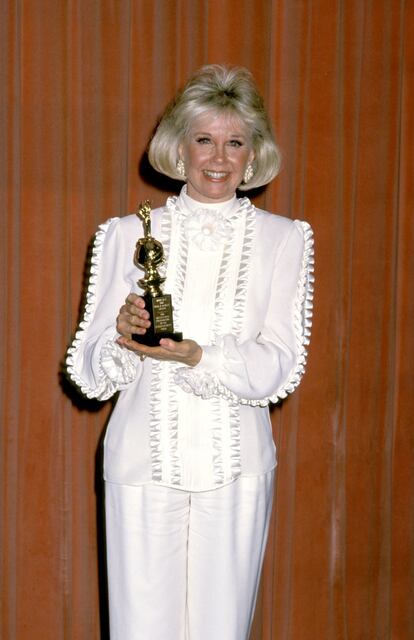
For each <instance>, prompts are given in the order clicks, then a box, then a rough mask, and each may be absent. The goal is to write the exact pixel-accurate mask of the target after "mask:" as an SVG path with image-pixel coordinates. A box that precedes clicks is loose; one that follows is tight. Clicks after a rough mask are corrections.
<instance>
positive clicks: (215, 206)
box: [177, 185, 240, 218]
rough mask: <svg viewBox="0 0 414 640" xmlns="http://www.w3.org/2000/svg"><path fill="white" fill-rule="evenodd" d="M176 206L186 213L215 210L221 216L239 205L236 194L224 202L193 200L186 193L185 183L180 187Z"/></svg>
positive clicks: (231, 211) (226, 215)
mask: <svg viewBox="0 0 414 640" xmlns="http://www.w3.org/2000/svg"><path fill="white" fill-rule="evenodd" d="M177 206H178V207H179V208H180V209H181V210H183V211H186V212H188V213H194V212H195V211H198V210H202V211H206V210H207V211H216V212H217V213H220V214H221V215H222V216H223V217H225V218H227V217H229V216H230V215H231V214H232V213H234V211H235V210H236V209H237V208H238V207H239V206H240V203H239V200H238V198H237V197H236V194H234V196H233V197H232V198H231V199H230V200H226V201H225V202H200V201H199V200H194V198H191V197H190V196H189V195H188V194H187V185H184V186H183V188H182V189H181V192H180V195H179V196H178V198H177Z"/></svg>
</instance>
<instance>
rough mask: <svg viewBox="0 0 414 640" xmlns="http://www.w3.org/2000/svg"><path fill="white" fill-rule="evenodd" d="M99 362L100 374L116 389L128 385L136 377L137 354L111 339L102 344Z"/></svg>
mask: <svg viewBox="0 0 414 640" xmlns="http://www.w3.org/2000/svg"><path fill="white" fill-rule="evenodd" d="M99 364H100V370H101V372H102V375H103V376H106V377H107V378H108V379H109V380H110V381H111V382H113V383H114V385H116V387H117V388H118V389H119V388H120V387H125V386H127V385H129V384H130V383H131V382H133V381H134V380H135V378H136V375H137V368H138V359H137V356H136V355H135V354H134V353H132V351H128V349H123V348H122V347H120V346H119V344H117V343H116V342H113V341H112V340H108V342H106V343H105V344H104V345H103V347H102V349H101V358H100V363H99Z"/></svg>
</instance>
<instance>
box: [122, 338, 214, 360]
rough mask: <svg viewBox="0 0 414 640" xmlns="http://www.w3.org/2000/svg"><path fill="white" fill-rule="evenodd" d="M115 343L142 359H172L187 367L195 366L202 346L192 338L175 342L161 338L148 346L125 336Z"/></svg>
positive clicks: (201, 351)
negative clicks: (152, 345)
mask: <svg viewBox="0 0 414 640" xmlns="http://www.w3.org/2000/svg"><path fill="white" fill-rule="evenodd" d="M117 343H118V344H119V345H121V347H125V348H126V349H129V350H130V351H134V352H135V353H137V354H138V355H139V356H141V359H142V360H143V359H144V358H146V357H149V358H155V359H156V360H172V361H174V362H181V363H182V364H186V365H187V366H189V367H195V365H196V364H198V363H199V362H200V360H201V356H202V353H203V350H202V348H201V347H200V345H199V344H197V342H195V341H194V340H183V341H182V342H175V341H174V340H170V339H169V338H162V339H161V340H160V345H159V346H158V347H148V346H147V345H145V344H141V343H139V342H135V340H129V339H128V338H126V337H125V336H121V337H120V338H118V340H117Z"/></svg>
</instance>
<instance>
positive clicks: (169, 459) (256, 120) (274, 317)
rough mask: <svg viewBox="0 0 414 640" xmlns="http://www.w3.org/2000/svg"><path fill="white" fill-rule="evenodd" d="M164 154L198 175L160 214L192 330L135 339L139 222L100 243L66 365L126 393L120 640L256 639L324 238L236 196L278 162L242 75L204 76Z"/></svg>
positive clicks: (92, 390)
mask: <svg viewBox="0 0 414 640" xmlns="http://www.w3.org/2000/svg"><path fill="white" fill-rule="evenodd" d="M149 159H150V162H151V164H152V165H153V167H154V168H155V169H156V170H157V171H159V172H161V173H163V174H166V175H168V176H170V177H173V178H176V179H180V180H182V181H184V182H185V186H184V187H183V189H182V191H181V193H180V194H179V196H178V197H172V198H169V199H168V200H167V203H166V205H165V206H164V207H161V208H159V209H156V210H154V211H153V212H152V218H151V221H152V235H153V236H154V237H155V238H157V239H159V240H161V242H162V244H163V246H164V251H165V254H166V263H165V265H164V273H165V276H166V282H165V286H164V291H165V292H168V293H171V294H172V299H173V303H174V320H175V330H176V331H181V332H183V334H184V340H183V341H182V342H175V341H173V340H170V339H163V340H161V341H160V344H159V346H155V347H148V346H145V345H143V344H140V343H138V342H136V341H134V340H132V339H131V336H132V334H135V336H137V335H138V336H139V335H144V334H145V332H146V330H147V329H148V327H149V326H150V323H149V319H148V318H149V316H148V312H147V310H146V309H145V305H144V301H143V299H142V297H141V295H142V291H141V290H140V288H139V286H138V284H137V280H138V279H139V277H142V272H140V271H139V270H138V269H137V267H135V266H134V263H133V255H134V250H135V243H136V240H137V239H138V238H139V237H140V236H142V229H141V225H140V223H139V220H138V218H137V217H136V216H135V215H130V216H126V217H124V218H121V219H119V218H114V219H111V220H109V221H108V222H106V223H105V224H103V225H102V226H101V227H100V229H99V231H98V233H97V235H96V241H95V246H94V252H93V260H92V276H91V281H90V285H89V292H88V303H87V306H86V310H85V317H84V320H83V322H82V323H81V326H80V329H79V331H78V333H77V334H76V337H75V340H74V342H73V345H72V346H71V348H70V349H69V352H68V358H67V366H68V372H69V374H70V376H71V378H72V380H73V381H74V382H75V383H76V384H78V385H79V387H80V388H81V390H82V391H83V393H84V394H85V395H86V396H88V397H96V398H100V399H102V400H105V399H106V398H109V397H110V396H111V395H112V394H114V393H115V392H117V391H121V393H120V395H119V399H118V402H117V404H116V407H115V409H114V411H113V414H112V417H111V420H110V424H109V427H108V432H107V434H106V438H105V457H104V476H105V481H106V485H105V492H106V518H107V551H108V575H109V601H110V628H111V638H112V640H137V639H144V640H158V639H159V640H161V639H163V640H181V639H184V638H187V639H188V638H190V639H191V640H243V639H247V638H248V635H249V629H250V626H251V622H252V617H253V612H254V604H255V599H256V595H257V588H258V584H259V577H260V571H261V566H262V560H263V553H264V549H265V544H266V537H267V531H268V525H269V517H270V511H271V503H272V493H273V474H274V468H275V465H276V462H275V447H274V444H273V440H272V431H271V424H270V419H269V411H268V404H269V403H270V402H277V401H278V400H279V399H281V398H284V397H286V395H287V394H288V393H290V392H292V391H293V390H294V389H295V387H296V386H297V385H298V384H299V381H300V378H301V376H302V374H303V372H304V366H305V358H306V345H307V343H308V336H309V329H310V315H311V312H310V310H311V299H312V294H311V291H312V287H311V281H312V276H311V272H312V233H311V230H310V227H309V225H307V224H306V223H303V222H298V221H295V222H292V221H291V220H289V219H287V218H282V217H280V216H276V215H272V214H269V213H267V212H265V211H261V210H258V209H256V208H255V207H254V206H253V205H252V204H251V203H250V201H249V200H248V199H247V198H242V199H238V198H237V197H236V189H240V190H245V189H249V188H252V187H258V186H261V185H264V184H267V183H268V182H269V181H270V180H272V179H273V178H274V177H275V175H276V174H277V172H278V169H279V153H278V149H277V147H276V144H275V142H274V138H273V135H272V133H271V129H270V125H269V122H268V118H267V116H266V113H265V110H264V106H263V101H262V99H261V97H260V96H259V94H258V92H257V89H256V87H255V85H254V83H253V80H252V77H251V75H250V73H249V72H248V71H247V70H245V69H240V68H235V69H230V68H226V67H224V66H220V65H209V66H206V67H203V68H202V69H200V70H199V72H198V73H196V74H195V76H194V77H193V78H191V79H190V81H189V82H188V83H187V85H186V86H185V88H184V89H183V91H182V92H181V93H179V94H178V96H177V97H176V99H175V100H174V101H173V102H172V103H171V105H170V106H169V107H168V109H167V111H166V113H165V115H164V117H163V119H162V120H161V122H160V124H159V126H158V129H157V131H156V133H155V136H154V138H153V139H152V141H151V144H150V148H149ZM117 310H119V311H117ZM117 314H118V315H117Z"/></svg>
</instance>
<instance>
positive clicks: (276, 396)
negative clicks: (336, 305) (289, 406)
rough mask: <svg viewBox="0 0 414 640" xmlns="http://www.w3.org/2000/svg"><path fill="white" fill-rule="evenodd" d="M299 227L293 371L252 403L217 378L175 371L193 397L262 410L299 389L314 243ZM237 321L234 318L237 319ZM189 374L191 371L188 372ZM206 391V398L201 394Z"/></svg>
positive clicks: (308, 330) (307, 328)
mask: <svg viewBox="0 0 414 640" xmlns="http://www.w3.org/2000/svg"><path fill="white" fill-rule="evenodd" d="M295 222H296V223H297V224H300V225H301V227H302V230H303V236H304V251H303V257H302V265H301V270H300V274H299V279H298V287H297V292H296V296H295V302H294V315H293V326H294V330H295V341H296V352H297V359H296V365H295V367H294V368H293V369H292V371H291V373H290V375H289V377H288V380H287V381H286V382H285V383H284V384H283V385H282V386H281V387H280V388H279V389H277V391H275V393H273V394H272V395H271V396H268V397H265V398H261V399H258V400H251V399H248V398H239V397H238V396H237V395H236V394H235V393H233V392H232V391H230V389H228V388H227V387H225V386H224V385H223V384H222V383H221V382H220V381H219V379H218V378H217V376H216V375H214V374H211V373H209V372H205V371H197V370H192V371H193V375H191V374H188V370H187V369H185V368H180V369H178V370H177V372H176V375H175V380H176V382H177V384H179V385H180V386H181V387H182V388H185V387H184V386H183V383H184V384H185V385H186V386H191V390H192V392H193V393H195V394H196V395H200V396H201V397H202V398H207V397H211V396H212V395H213V396H214V395H216V396H217V395H219V396H221V397H222V398H225V399H226V400H227V402H228V403H229V404H230V405H236V404H241V405H249V406H252V407H257V406H260V407H265V406H267V405H268V404H269V403H270V402H272V403H276V402H279V401H280V400H282V399H283V398H286V396H287V395H288V394H289V393H292V392H293V391H294V390H295V389H296V387H297V386H298V385H299V383H300V381H301V379H302V376H303V374H304V373H305V366H306V361H307V346H308V345H309V341H310V335H311V328H312V308H313V292H314V287H313V283H314V280H315V279H314V276H313V272H314V249H313V245H314V241H313V232H312V229H311V227H310V225H309V224H308V223H307V222H302V221H299V220H297V221H295ZM236 320H237V318H236ZM190 371H191V370H190ZM206 390H207V393H208V396H205V395H204V393H205V391H206Z"/></svg>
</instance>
